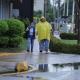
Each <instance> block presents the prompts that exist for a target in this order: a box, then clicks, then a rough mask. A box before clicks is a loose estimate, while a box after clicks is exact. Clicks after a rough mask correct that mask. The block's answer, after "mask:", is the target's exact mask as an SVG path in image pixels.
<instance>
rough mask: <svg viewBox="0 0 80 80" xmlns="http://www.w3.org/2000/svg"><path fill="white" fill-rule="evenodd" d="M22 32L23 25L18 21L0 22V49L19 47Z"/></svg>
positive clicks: (23, 29) (21, 40)
mask: <svg viewBox="0 0 80 80" xmlns="http://www.w3.org/2000/svg"><path fill="white" fill-rule="evenodd" d="M24 31H25V25H24V23H23V22H21V21H20V20H18V19H9V20H0V48H3V47H6V48H7V47H8V48H13V47H19V45H20V44H21V43H22V42H23V39H24V38H23V35H24Z"/></svg>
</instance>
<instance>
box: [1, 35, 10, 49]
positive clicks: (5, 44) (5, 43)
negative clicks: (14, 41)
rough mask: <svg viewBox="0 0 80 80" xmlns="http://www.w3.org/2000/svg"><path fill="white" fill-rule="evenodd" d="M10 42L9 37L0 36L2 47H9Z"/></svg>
mask: <svg viewBox="0 0 80 80" xmlns="http://www.w3.org/2000/svg"><path fill="white" fill-rule="evenodd" d="M8 43H9V38H8V37H4V36H0V48H2V47H8Z"/></svg>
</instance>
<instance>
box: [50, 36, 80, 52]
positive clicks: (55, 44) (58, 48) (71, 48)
mask: <svg viewBox="0 0 80 80" xmlns="http://www.w3.org/2000/svg"><path fill="white" fill-rule="evenodd" d="M49 48H50V51H52V52H63V53H75V54H76V53H80V45H70V44H65V43H63V42H62V41H61V40H59V39H57V38H55V37H53V36H52V35H51V41H50V47H49Z"/></svg>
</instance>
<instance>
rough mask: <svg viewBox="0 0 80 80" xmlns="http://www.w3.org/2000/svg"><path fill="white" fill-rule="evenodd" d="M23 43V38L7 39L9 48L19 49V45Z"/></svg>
mask: <svg viewBox="0 0 80 80" xmlns="http://www.w3.org/2000/svg"><path fill="white" fill-rule="evenodd" d="M22 42H23V38H22V37H20V36H17V37H11V38H9V44H8V45H9V47H19V45H20V44H21V43H22Z"/></svg>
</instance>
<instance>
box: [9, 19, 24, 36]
mask: <svg viewBox="0 0 80 80" xmlns="http://www.w3.org/2000/svg"><path fill="white" fill-rule="evenodd" d="M7 23H8V26H9V32H8V35H9V36H11V37H16V36H23V34H24V30H25V27H24V26H25V25H24V23H23V22H21V21H20V20H17V19H9V20H8V21H7Z"/></svg>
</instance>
